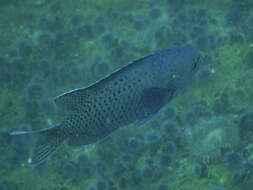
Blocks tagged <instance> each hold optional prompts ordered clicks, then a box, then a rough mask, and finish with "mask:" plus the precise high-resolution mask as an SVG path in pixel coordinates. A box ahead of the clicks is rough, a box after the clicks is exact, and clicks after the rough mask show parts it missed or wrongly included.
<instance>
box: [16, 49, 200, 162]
mask: <svg viewBox="0 0 253 190" xmlns="http://www.w3.org/2000/svg"><path fill="white" fill-rule="evenodd" d="M200 63H201V59H200V53H199V52H198V51H197V50H194V49H193V48H192V47H190V46H181V47H176V46H175V47H171V48H168V49H165V50H161V51H158V52H156V53H153V54H150V55H147V56H145V57H142V58H140V59H138V60H135V61H133V62H131V63H129V64H127V65H126V66H124V67H122V68H120V69H118V70H116V71H115V72H113V73H112V74H110V75H107V76H106V77H105V78H103V79H101V80H99V81H97V82H96V83H94V84H92V85H90V86H88V87H86V88H80V89H75V90H72V91H70V92H66V93H64V94H62V95H59V96H57V97H56V98H55V103H56V105H57V106H59V108H61V109H63V110H66V111H69V113H70V115H69V117H68V119H67V120H65V121H62V122H61V123H59V124H57V125H55V126H52V127H50V128H47V129H41V130H37V131H27V132H26V131H15V132H12V133H11V135H24V134H34V133H38V134H40V137H41V138H39V140H38V142H37V143H36V145H35V147H34V150H33V154H32V157H31V159H29V160H30V164H31V165H32V166H34V165H38V164H40V163H41V162H43V161H45V160H46V159H47V158H48V157H49V156H50V155H51V154H53V153H54V152H55V151H56V150H57V148H58V147H59V146H60V145H61V144H62V143H63V142H64V141H67V142H68V144H69V145H71V146H80V145H87V144H91V143H95V142H97V141H99V140H102V139H104V138H106V137H107V136H109V135H110V134H112V132H113V131H115V130H117V129H118V128H120V127H123V126H127V125H128V124H130V123H133V122H137V123H139V124H142V123H146V121H148V120H150V118H152V117H153V116H154V115H155V114H156V113H157V112H158V111H159V110H160V109H161V108H162V107H163V106H164V105H166V104H167V103H169V102H170V101H171V100H172V99H173V98H174V97H175V96H176V95H177V94H179V93H180V92H182V90H183V89H184V88H185V87H186V86H187V85H188V84H189V83H190V82H191V81H192V79H193V77H194V75H195V73H196V72H197V70H198V67H199V65H200Z"/></svg>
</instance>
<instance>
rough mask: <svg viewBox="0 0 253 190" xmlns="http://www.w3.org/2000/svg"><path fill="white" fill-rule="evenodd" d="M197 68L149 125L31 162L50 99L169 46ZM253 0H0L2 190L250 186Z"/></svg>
mask: <svg viewBox="0 0 253 190" xmlns="http://www.w3.org/2000/svg"><path fill="white" fill-rule="evenodd" d="M185 44H190V45H192V46H193V47H194V48H195V49H198V50H199V51H201V53H202V55H203V61H204V66H202V68H201V69H200V71H199V73H198V74H197V77H196V80H195V81H194V82H193V84H192V85H190V86H189V87H188V88H187V89H186V90H185V91H184V93H182V94H180V95H179V96H177V97H176V98H175V99H174V100H173V101H172V102H171V103H170V104H169V105H167V106H166V107H164V108H163V109H162V110H161V111H160V112H159V114H158V116H157V117H156V118H154V119H153V120H152V121H151V122H149V123H147V124H146V125H145V126H143V127H141V128H138V127H137V126H135V125H129V126H127V127H124V128H121V129H119V130H117V131H116V132H114V133H113V134H112V135H111V136H110V137H108V138H106V139H105V140H103V141H101V142H98V143H96V144H91V145H88V146H85V147H71V146H64V147H62V148H61V149H59V151H58V152H57V154H55V155H53V156H52V157H51V159H50V160H49V161H48V162H46V163H43V164H42V165H40V166H38V167H36V168H30V167H29V165H28V163H27V160H28V158H29V155H30V151H31V149H32V147H33V145H34V141H35V140H36V135H35V136H20V137H19V136H16V137H12V136H9V135H8V133H9V132H11V131H14V130H37V129H42V128H46V127H49V126H50V125H52V124H55V123H57V122H58V121H60V120H62V117H63V115H62V114H61V113H59V112H60V110H57V108H56V107H55V105H54V103H53V98H54V97H55V96H57V95H59V94H61V93H64V92H66V91H69V90H72V89H75V88H80V87H84V86H87V85H89V84H91V83H93V82H95V81H97V80H99V79H101V78H102V77H104V76H105V75H107V74H109V73H111V72H112V71H114V70H115V69H117V68H120V67H122V66H123V65H125V64H127V63H128V62H130V61H132V60H135V59H138V58H140V57H142V56H144V55H147V54H149V53H151V52H155V51H158V50H162V49H165V48H168V47H171V46H175V45H185ZM252 87H253V1H252V0H240V1H239V0H222V1H221V0H205V1H201V0H128V1H123V0H74V1H67V0H51V1H50V0H23V1H21V0H1V2H0V89H1V90H0V190H72V189H73V190H121V189H123V190H125V189H126V190H137V189H145V190H239V189H240V190H252V189H253V101H252V100H253V88H252Z"/></svg>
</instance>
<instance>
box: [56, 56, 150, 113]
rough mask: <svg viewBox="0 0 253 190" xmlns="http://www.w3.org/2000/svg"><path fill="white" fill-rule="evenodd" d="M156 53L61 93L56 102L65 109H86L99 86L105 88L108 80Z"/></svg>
mask: <svg viewBox="0 0 253 190" xmlns="http://www.w3.org/2000/svg"><path fill="white" fill-rule="evenodd" d="M154 55H155V54H154V53H152V54H149V55H146V56H144V57H141V58H139V59H137V60H134V61H132V62H130V63H128V64H126V65H125V66H123V67H121V68H119V69H117V70H115V71H114V72H112V73H111V74H109V75H107V76H105V77H104V78H102V79H100V80H98V81H97V82H95V83H93V84H91V85H89V86H88V87H85V88H78V89H75V90H72V91H70V92H66V93H64V94H61V95H59V96H57V97H56V98H55V99H54V102H55V104H56V105H57V106H59V107H61V108H64V109H65V110H69V111H75V112H76V111H77V112H78V111H81V110H84V109H85V105H87V104H89V102H88V97H89V96H90V95H92V92H94V91H96V90H97V89H99V88H103V87H104V84H105V83H107V82H108V81H111V80H114V79H115V78H116V77H118V76H119V75H120V74H122V73H123V72H126V71H127V70H128V69H132V67H133V66H134V65H136V64H138V63H141V62H144V61H145V60H146V59H148V58H149V57H152V56H154Z"/></svg>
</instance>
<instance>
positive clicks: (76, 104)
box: [54, 88, 89, 111]
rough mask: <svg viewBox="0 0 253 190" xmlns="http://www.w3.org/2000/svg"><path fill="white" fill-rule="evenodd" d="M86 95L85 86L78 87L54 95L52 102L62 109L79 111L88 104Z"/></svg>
mask: <svg viewBox="0 0 253 190" xmlns="http://www.w3.org/2000/svg"><path fill="white" fill-rule="evenodd" d="M88 97H89V95H88V91H87V90H86V88H78V89H75V90H72V91H70V92H66V93H64V94H61V95H59V96H57V97H55V99H54V102H55V104H56V105H57V106H59V107H61V108H63V109H66V110H70V111H80V110H82V109H83V108H84V107H85V105H87V104H88V100H87V99H88Z"/></svg>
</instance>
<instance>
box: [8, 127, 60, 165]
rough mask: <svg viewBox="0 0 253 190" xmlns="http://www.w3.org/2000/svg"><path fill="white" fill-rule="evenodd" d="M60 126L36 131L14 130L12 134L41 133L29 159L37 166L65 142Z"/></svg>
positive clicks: (30, 162)
mask: <svg viewBox="0 0 253 190" xmlns="http://www.w3.org/2000/svg"><path fill="white" fill-rule="evenodd" d="M59 127H60V126H59V125H56V126H53V127H50V128H46V129H41V130H35V131H14V132H11V133H10V135H29V134H38V135H39V139H38V141H37V142H36V144H35V147H34V149H33V151H32V156H31V157H30V158H29V159H28V163H29V164H30V166H31V167H35V166H37V165H39V164H41V163H42V162H44V161H46V160H47V159H48V158H49V157H50V156H51V155H52V154H53V153H54V152H55V151H56V150H57V149H58V148H59V147H60V145H61V144H62V143H63V141H64V138H63V135H62V134H61V131H60V130H59Z"/></svg>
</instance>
